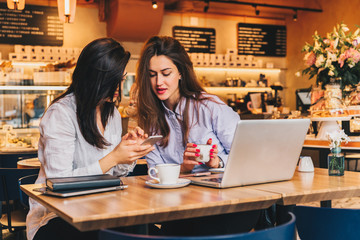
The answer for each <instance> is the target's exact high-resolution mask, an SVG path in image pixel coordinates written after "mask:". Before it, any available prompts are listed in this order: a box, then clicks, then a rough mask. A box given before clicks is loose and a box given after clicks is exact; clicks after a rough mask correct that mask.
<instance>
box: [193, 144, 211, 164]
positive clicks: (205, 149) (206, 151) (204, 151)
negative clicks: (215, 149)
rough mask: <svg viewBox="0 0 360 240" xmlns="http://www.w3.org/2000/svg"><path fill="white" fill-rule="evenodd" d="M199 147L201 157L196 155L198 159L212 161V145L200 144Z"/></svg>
mask: <svg viewBox="0 0 360 240" xmlns="http://www.w3.org/2000/svg"><path fill="white" fill-rule="evenodd" d="M196 148H197V149H199V150H200V152H198V154H199V155H200V156H199V157H196V161H198V162H203V163H206V162H208V161H210V150H211V149H212V146H211V145H209V144H198V145H197V147H196Z"/></svg>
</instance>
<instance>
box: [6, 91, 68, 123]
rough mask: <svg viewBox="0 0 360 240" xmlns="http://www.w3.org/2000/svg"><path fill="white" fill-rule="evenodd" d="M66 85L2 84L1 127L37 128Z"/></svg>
mask: <svg viewBox="0 0 360 240" xmlns="http://www.w3.org/2000/svg"><path fill="white" fill-rule="evenodd" d="M66 88H67V87H66V86H34V85H33V86H15V85H14V86H0V120H1V122H0V127H2V126H3V125H11V126H13V128H14V129H16V128H37V127H38V126H39V120H40V118H41V116H42V115H43V113H44V111H45V109H46V108H47V107H48V105H49V104H50V102H51V101H52V100H53V99H55V97H57V96H58V95H60V94H61V93H62V92H63V91H64V90H65V89H66Z"/></svg>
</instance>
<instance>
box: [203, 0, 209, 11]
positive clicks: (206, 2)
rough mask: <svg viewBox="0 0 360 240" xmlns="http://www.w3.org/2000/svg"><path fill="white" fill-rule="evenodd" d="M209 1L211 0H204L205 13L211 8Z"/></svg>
mask: <svg viewBox="0 0 360 240" xmlns="http://www.w3.org/2000/svg"><path fill="white" fill-rule="evenodd" d="M209 1H210V0H204V2H205V6H204V13H207V11H208V10H209Z"/></svg>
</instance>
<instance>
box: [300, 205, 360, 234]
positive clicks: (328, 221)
mask: <svg viewBox="0 0 360 240" xmlns="http://www.w3.org/2000/svg"><path fill="white" fill-rule="evenodd" d="M294 214H295V215H296V226H297V229H298V234H299V236H300V238H301V240H306V239H327V240H331V239H360V228H359V225H360V209H345V208H341V209H340V208H320V207H306V206H296V207H294Z"/></svg>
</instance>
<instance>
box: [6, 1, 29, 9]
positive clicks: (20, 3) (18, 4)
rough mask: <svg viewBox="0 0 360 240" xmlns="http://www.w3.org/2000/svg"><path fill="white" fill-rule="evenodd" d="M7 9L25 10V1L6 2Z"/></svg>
mask: <svg viewBox="0 0 360 240" xmlns="http://www.w3.org/2000/svg"><path fill="white" fill-rule="evenodd" d="M7 7H8V8H9V9H14V10H23V9H24V8H25V0H7Z"/></svg>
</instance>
